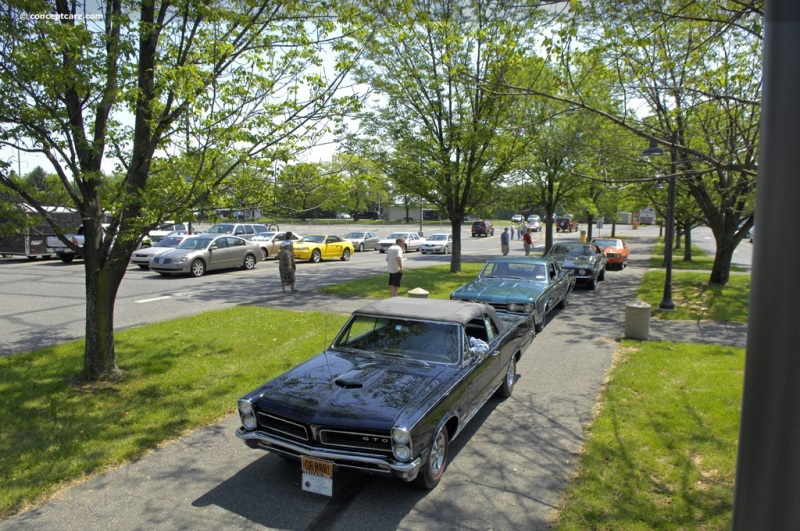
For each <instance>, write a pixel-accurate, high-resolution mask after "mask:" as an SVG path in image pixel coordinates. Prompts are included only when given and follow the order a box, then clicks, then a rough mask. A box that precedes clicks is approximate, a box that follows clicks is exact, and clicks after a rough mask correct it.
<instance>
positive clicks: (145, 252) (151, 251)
mask: <svg viewBox="0 0 800 531" xmlns="http://www.w3.org/2000/svg"><path fill="white" fill-rule="evenodd" d="M174 249H175V248H174V247H143V248H141V249H136V250H135V251H133V256H138V257H140V258H141V257H144V256H153V255H155V254H160V253H163V252H165V251H170V250H174Z"/></svg>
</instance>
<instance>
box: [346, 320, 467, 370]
mask: <svg viewBox="0 0 800 531" xmlns="http://www.w3.org/2000/svg"><path fill="white" fill-rule="evenodd" d="M461 336H462V334H461V333H460V328H459V327H458V325H456V324H454V323H439V322H429V321H414V320H410V319H391V318H384V317H372V316H368V315H356V316H354V317H353V319H352V320H351V321H350V322H349V323H348V324H347V325H346V326H345V328H344V329H343V330H342V332H341V334H339V337H338V338H337V339H336V341H335V342H334V344H333V348H335V349H338V350H343V351H345V352H348V351H349V352H353V351H356V352H361V353H363V352H368V353H371V354H383V355H386V356H393V357H400V358H409V359H414V360H419V361H424V362H428V361H434V362H442V363H456V362H458V360H459V345H460V341H459V339H460V338H461Z"/></svg>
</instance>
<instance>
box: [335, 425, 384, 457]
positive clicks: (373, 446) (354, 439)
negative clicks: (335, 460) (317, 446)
mask: <svg viewBox="0 0 800 531" xmlns="http://www.w3.org/2000/svg"><path fill="white" fill-rule="evenodd" d="M319 438H320V442H321V443H322V444H323V445H325V446H335V447H337V448H349V449H351V450H368V451H370V452H387V453H390V452H391V451H392V438H391V436H389V435H387V434H385V433H383V434H379V433H363V432H352V431H340V430H331V429H323V430H320V432H319Z"/></svg>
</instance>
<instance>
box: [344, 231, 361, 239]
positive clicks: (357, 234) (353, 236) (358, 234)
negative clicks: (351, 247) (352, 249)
mask: <svg viewBox="0 0 800 531" xmlns="http://www.w3.org/2000/svg"><path fill="white" fill-rule="evenodd" d="M363 237H364V233H363V232H351V233H349V234H346V235H345V238H347V239H348V240H359V239H361V238H363Z"/></svg>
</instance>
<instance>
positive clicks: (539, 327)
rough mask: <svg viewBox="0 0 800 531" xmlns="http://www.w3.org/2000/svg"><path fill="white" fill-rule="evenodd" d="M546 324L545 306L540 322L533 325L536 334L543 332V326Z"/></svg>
mask: <svg viewBox="0 0 800 531" xmlns="http://www.w3.org/2000/svg"><path fill="white" fill-rule="evenodd" d="M546 324H547V307H546V306H545V308H544V310H542V320H541V321H539V323H538V324H535V325H534V327H535V328H536V333H537V334H538V333H539V332H541V331H542V330H544V326H545V325H546Z"/></svg>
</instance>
